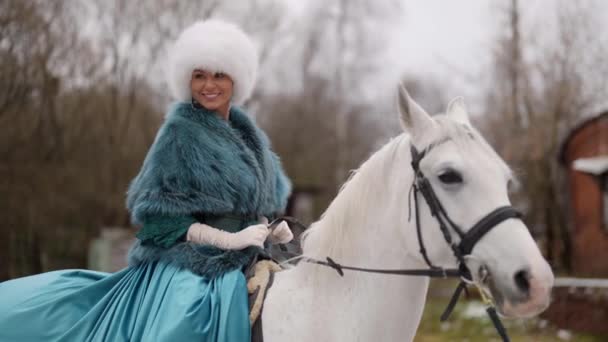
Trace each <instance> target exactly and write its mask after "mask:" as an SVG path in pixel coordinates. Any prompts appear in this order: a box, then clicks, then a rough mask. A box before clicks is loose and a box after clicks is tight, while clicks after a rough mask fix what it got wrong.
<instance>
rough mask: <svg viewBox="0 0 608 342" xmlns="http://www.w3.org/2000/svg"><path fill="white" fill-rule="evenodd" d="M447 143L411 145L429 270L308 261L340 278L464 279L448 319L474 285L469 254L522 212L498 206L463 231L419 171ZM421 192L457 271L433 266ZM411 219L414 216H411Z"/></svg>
mask: <svg viewBox="0 0 608 342" xmlns="http://www.w3.org/2000/svg"><path fill="white" fill-rule="evenodd" d="M443 142H444V141H440V142H438V143H435V144H431V145H429V146H428V147H427V148H426V149H424V150H422V152H419V151H418V150H417V149H416V147H414V145H411V154H412V162H411V165H412V169H413V170H414V182H413V184H412V188H411V191H410V193H412V192H413V195H414V207H415V215H416V234H417V236H418V244H419V246H420V254H422V257H423V258H424V261H425V262H426V263H427V265H428V266H429V269H407V270H387V269H369V268H361V267H350V266H344V265H340V264H338V263H336V262H335V261H334V260H332V259H331V258H329V257H327V258H326V261H321V260H315V259H310V258H305V259H304V260H305V261H306V262H310V263H315V264H319V265H325V266H329V267H332V268H333V269H335V270H336V271H337V272H338V273H339V274H340V275H341V276H343V275H344V272H343V270H353V271H362V272H372V273H382V274H397V275H408V276H426V277H442V278H446V277H459V278H460V279H461V282H460V284H459V285H458V287H457V288H456V291H455V292H454V295H453V296H452V298H451V299H450V302H449V303H448V306H447V308H446V310H445V311H444V313H443V314H442V315H441V321H445V320H447V318H448V317H449V315H450V313H451V312H452V310H453V309H454V306H455V305H456V303H457V301H458V299H459V298H460V294H461V293H462V291H464V290H466V286H467V284H468V283H472V282H473V277H472V275H471V272H470V270H469V269H468V268H467V266H466V263H465V260H464V259H465V256H467V255H470V254H471V252H472V251H473V248H474V247H475V245H476V244H477V243H478V242H479V240H481V238H483V237H484V236H485V235H486V234H487V233H488V232H489V231H490V230H492V228H494V227H496V226H497V225H499V224H500V223H502V222H503V221H506V220H508V219H521V217H522V215H521V213H520V212H519V211H518V210H517V209H515V208H514V207H512V206H503V207H499V208H497V209H495V210H493V211H492V212H490V213H489V214H487V215H486V216H484V217H483V218H482V219H481V220H479V221H478V222H477V223H476V224H475V225H474V226H473V227H471V229H469V230H468V231H466V232H465V231H463V230H462V228H460V227H459V226H458V225H457V224H456V223H454V221H452V219H451V218H450V216H449V215H448V214H447V212H446V211H445V208H444V207H443V205H441V202H440V201H439V198H438V197H437V195H436V194H435V191H434V190H433V187H432V186H431V183H430V181H429V180H428V178H427V177H426V176H425V175H424V173H423V172H422V170H420V162H421V161H422V159H423V158H424V157H425V156H426V155H427V154H428V153H429V151H430V150H431V149H432V148H433V147H435V146H437V145H439V144H441V143H443ZM418 193H421V194H422V196H423V198H424V200H425V201H426V203H427V205H428V207H429V209H430V211H431V215H432V216H433V217H435V219H436V220H437V222H438V223H439V229H440V230H441V233H442V235H443V238H444V239H445V241H446V243H447V244H448V245H449V246H450V248H451V249H452V252H453V254H454V257H456V259H457V261H458V268H457V269H444V268H441V267H438V266H435V265H433V263H432V262H431V260H430V259H429V256H428V254H427V252H426V248H425V247H424V240H423V238H422V229H421V226H420V217H419V216H420V215H419V209H418ZM410 216H411V215H410ZM451 231H453V232H455V233H456V235H458V238H459V241H458V242H457V241H455V240H454V238H453V236H452V233H451ZM479 291H480V295H481V296H482V299H483V300H484V303H485V304H486V305H487V308H486V312H487V313H488V315H489V317H490V319H491V320H492V323H493V324H494V326H495V327H496V330H497V332H498V334H499V335H500V336H501V337H502V339H503V341H505V342H508V341H509V337H508V336H507V332H506V330H505V328H504V326H503V325H502V323H501V321H500V319H499V317H498V314H497V313H496V309H495V308H494V305H493V303H492V301H491V300H490V299H489V298H488V297H487V296H486V294H485V293H484V292H483V291H484V290H483V289H481V288H479Z"/></svg>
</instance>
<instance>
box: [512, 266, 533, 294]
mask: <svg viewBox="0 0 608 342" xmlns="http://www.w3.org/2000/svg"><path fill="white" fill-rule="evenodd" d="M514 278H515V284H516V285H517V288H518V289H519V290H520V291H522V292H525V293H528V291H530V274H529V273H528V271H526V270H521V271H519V272H517V273H515V276H514Z"/></svg>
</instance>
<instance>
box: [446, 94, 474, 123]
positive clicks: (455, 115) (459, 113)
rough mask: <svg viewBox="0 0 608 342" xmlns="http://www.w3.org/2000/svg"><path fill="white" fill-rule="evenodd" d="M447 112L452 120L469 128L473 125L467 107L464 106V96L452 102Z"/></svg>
mask: <svg viewBox="0 0 608 342" xmlns="http://www.w3.org/2000/svg"><path fill="white" fill-rule="evenodd" d="M445 112H446V114H447V115H448V116H449V117H450V118H451V119H452V120H454V121H456V122H460V123H462V124H465V125H468V126H470V125H471V122H470V121H469V114H467V107H466V106H465V104H464V98H463V97H462V96H459V97H457V98H455V99H453V100H452V101H450V103H449V104H448V109H447V110H446V111H445Z"/></svg>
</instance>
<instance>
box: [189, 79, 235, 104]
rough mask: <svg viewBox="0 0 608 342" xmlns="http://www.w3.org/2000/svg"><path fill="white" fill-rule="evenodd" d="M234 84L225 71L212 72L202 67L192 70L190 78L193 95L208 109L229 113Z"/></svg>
mask: <svg viewBox="0 0 608 342" xmlns="http://www.w3.org/2000/svg"><path fill="white" fill-rule="evenodd" d="M232 86H233V83H232V79H231V78H230V76H228V75H226V74H224V73H221V72H216V73H212V72H209V71H206V70H201V69H195V70H194V71H192V79H191V80H190V91H191V92H192V97H193V98H194V99H195V100H196V101H197V102H198V103H199V104H200V105H201V106H203V107H205V108H207V109H208V110H214V111H217V112H219V113H221V114H224V115H227V113H228V109H229V108H230V98H231V97H232Z"/></svg>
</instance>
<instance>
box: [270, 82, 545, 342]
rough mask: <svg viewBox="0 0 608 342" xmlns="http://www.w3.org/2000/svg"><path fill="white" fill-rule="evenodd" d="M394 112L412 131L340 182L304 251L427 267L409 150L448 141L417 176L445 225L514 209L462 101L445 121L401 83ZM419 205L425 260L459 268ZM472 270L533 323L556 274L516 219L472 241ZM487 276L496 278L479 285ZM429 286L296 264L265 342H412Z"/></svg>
mask: <svg viewBox="0 0 608 342" xmlns="http://www.w3.org/2000/svg"><path fill="white" fill-rule="evenodd" d="M399 108H400V113H401V121H402V123H403V125H404V128H405V130H406V131H407V132H408V133H409V134H408V133H403V134H401V135H400V136H398V137H396V138H394V139H392V140H391V141H390V142H389V143H388V144H386V145H385V146H384V147H383V148H382V149H380V150H379V151H378V152H376V153H375V154H374V155H372V156H371V157H370V158H369V160H367V161H366V162H365V163H364V164H363V165H362V166H361V167H360V168H359V170H358V171H357V172H356V174H354V176H353V177H351V179H350V180H349V181H348V182H347V183H346V184H345V185H344V187H343V188H342V190H341V191H340V193H339V194H338V196H337V197H336V198H335V199H334V200H333V202H332V203H331V205H330V206H329V208H328V209H327V211H326V212H325V213H324V215H323V216H322V218H321V220H320V221H318V222H315V223H314V224H313V225H312V226H311V228H310V229H309V230H308V231H307V232H306V233H305V234H304V237H303V239H302V248H303V254H304V255H305V256H307V257H310V258H315V259H321V260H322V259H325V257H327V256H329V257H331V258H332V259H334V260H335V261H336V262H339V263H342V264H345V265H349V266H359V267H370V268H394V269H410V268H426V267H427V265H426V263H425V261H424V259H423V257H422V256H421V254H420V252H419V242H418V238H417V235H416V220H415V218H414V217H412V218H408V211H409V209H408V208H409V207H410V203H409V202H410V200H411V198H412V196H411V195H410V194H409V191H410V188H411V186H412V182H413V181H414V172H413V170H412V166H411V165H410V163H411V154H410V145H413V146H415V147H416V148H417V149H418V150H419V151H423V150H424V149H425V148H426V147H428V146H430V145H431V144H435V143H438V142H444V143H440V144H436V145H435V147H434V148H433V149H432V150H429V151H428V154H427V155H426V156H425V157H424V159H422V161H421V163H420V170H421V171H422V172H423V173H424V174H425V175H426V177H427V178H428V179H429V181H430V183H431V185H432V188H433V190H434V191H435V193H436V195H437V198H438V199H439V201H440V202H441V204H442V205H443V207H444V208H445V211H446V212H447V213H448V214H449V216H450V218H451V219H452V220H453V221H454V222H455V223H456V224H457V225H458V226H460V227H467V228H465V229H464V230H465V231H466V229H468V227H471V226H473V225H474V224H475V223H476V222H478V221H479V220H480V219H481V218H482V217H484V216H485V215H486V214H488V213H489V212H491V211H492V210H494V209H495V208H498V207H501V206H504V205H509V203H510V201H509V198H508V191H507V187H508V183H509V182H510V181H511V180H512V174H511V172H510V170H509V168H508V167H507V165H506V164H505V163H504V162H503V161H502V159H501V158H500V157H499V156H498V155H497V154H496V153H495V152H494V151H493V149H492V148H491V147H490V146H489V145H488V144H487V143H486V142H485V140H484V139H483V138H482V137H481V135H480V134H479V133H478V132H477V131H476V130H475V129H474V128H472V127H471V125H470V123H469V120H468V116H467V113H466V109H465V107H464V104H463V102H462V100H461V99H456V100H454V101H452V102H451V103H450V105H449V106H448V109H447V115H441V116H435V117H433V118H431V117H430V116H429V115H428V114H427V113H426V112H425V111H424V110H423V109H422V108H420V106H418V105H417V104H416V103H415V102H414V101H413V100H411V98H410V97H409V95H408V94H407V92H406V91H405V89H403V88H401V90H400V92H399ZM418 202H419V206H420V225H421V228H422V239H423V241H424V243H425V245H426V249H427V254H428V258H429V259H430V260H431V262H432V263H433V264H435V265H437V266H442V267H446V268H453V267H455V266H456V264H457V261H456V259H455V257H454V255H453V254H452V251H451V249H450V248H449V246H448V245H447V244H446V242H445V240H444V237H443V235H442V233H441V231H440V228H439V224H438V223H437V220H436V218H434V217H432V216H431V213H430V209H429V206H428V205H427V203H426V201H425V200H424V199H422V197H419V200H418ZM412 216H414V215H413V214H412ZM451 234H453V235H454V239H455V240H456V241H458V236H457V235H456V234H455V233H454V232H453V231H452V232H451ZM466 265H467V267H468V268H469V270H470V271H471V274H472V276H473V280H474V281H475V282H477V283H479V285H480V286H482V287H484V288H486V289H488V291H490V292H491V293H492V295H493V297H494V298H495V300H496V304H497V308H498V311H499V312H500V313H501V314H502V315H504V316H510V317H528V316H532V315H535V314H538V313H539V312H541V311H542V310H544V309H545V308H546V307H547V306H548V303H549V296H550V291H551V287H552V285H553V273H552V271H551V269H550V267H549V265H548V264H547V262H546V261H545V260H544V259H543V257H542V255H541V253H540V252H539V250H538V248H537V246H536V244H535V242H534V240H533V239H532V237H531V236H530V234H529V232H528V229H527V227H526V226H525V225H524V224H523V223H522V221H521V220H518V219H507V220H504V221H502V222H501V223H499V224H498V225H496V226H495V227H494V228H493V229H492V230H491V231H490V232H488V233H487V234H486V235H485V236H483V237H482V239H481V240H480V241H479V243H478V244H476V245H475V247H474V249H473V251H472V254H471V255H469V256H467V257H466ZM482 269H484V270H487V271H488V272H489V274H490V275H491V276H490V277H487V278H485V279H481V278H480V277H481V276H480V273H482V272H481V270H482ZM488 278H489V280H488ZM428 284H429V280H428V278H427V277H407V276H398V275H381V274H380V275H379V274H371V273H363V272H352V271H345V275H344V277H341V276H339V275H338V273H337V272H336V271H335V270H333V269H331V268H329V267H325V266H320V265H315V264H311V263H306V262H300V263H299V264H298V266H296V267H294V268H292V269H289V270H286V271H283V272H279V273H277V274H276V278H275V280H274V285H273V286H272V288H271V289H270V291H269V293H268V296H267V299H266V302H265V304H264V311H263V314H262V318H263V322H264V324H263V333H264V338H265V340H266V341H268V342H275V341H293V342H300V341H314V342H326V341H411V340H412V339H413V338H414V336H415V334H416V329H417V327H418V324H419V323H420V318H421V315H422V310H423V307H424V303H425V297H426V293H427V289H428ZM446 304H447V303H446Z"/></svg>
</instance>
